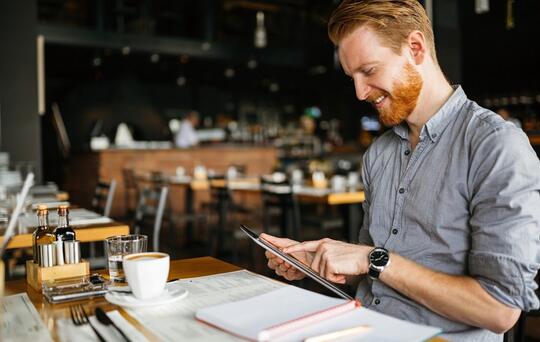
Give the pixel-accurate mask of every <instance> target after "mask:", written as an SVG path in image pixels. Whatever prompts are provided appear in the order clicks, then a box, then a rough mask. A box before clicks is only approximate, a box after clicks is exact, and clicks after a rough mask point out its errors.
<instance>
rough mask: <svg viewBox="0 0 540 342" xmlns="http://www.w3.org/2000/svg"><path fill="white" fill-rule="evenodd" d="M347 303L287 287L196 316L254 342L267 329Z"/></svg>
mask: <svg viewBox="0 0 540 342" xmlns="http://www.w3.org/2000/svg"><path fill="white" fill-rule="evenodd" d="M348 302H349V301H348V300H345V299H338V298H332V297H328V296H325V295H322V294H319V293H316V292H312V291H307V290H304V289H301V288H299V287H296V286H291V285H288V286H285V287H282V288H280V289H276V290H274V291H271V292H268V293H265V294H262V295H259V296H256V297H252V298H249V299H246V300H241V301H236V302H232V303H225V304H220V305H217V306H212V307H208V308H204V309H200V310H198V311H197V315H196V316H197V318H199V319H201V320H203V321H205V322H209V323H211V324H212V325H215V326H217V327H220V328H222V329H224V330H226V331H230V332H234V333H236V334H238V335H240V336H244V337H247V338H249V339H250V340H257V339H258V336H259V335H260V333H261V332H262V331H264V330H266V329H268V328H270V327H273V326H275V325H278V324H282V323H287V322H290V321H292V320H294V319H297V318H300V317H305V316H307V315H310V314H313V313H316V312H320V311H324V310H328V309H330V308H334V307H336V306H338V305H341V304H346V303H348ZM262 308H264V309H262ZM284 308H286V310H284Z"/></svg>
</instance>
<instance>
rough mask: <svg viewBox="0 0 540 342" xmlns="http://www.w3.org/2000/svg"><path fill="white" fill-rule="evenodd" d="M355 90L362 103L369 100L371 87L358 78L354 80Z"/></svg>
mask: <svg viewBox="0 0 540 342" xmlns="http://www.w3.org/2000/svg"><path fill="white" fill-rule="evenodd" d="M354 89H355V90H356V97H357V98H358V100H360V101H365V100H367V98H368V96H369V92H370V91H371V87H370V86H368V85H367V84H365V83H364V82H362V81H361V80H360V79H359V78H358V77H355V78H354Z"/></svg>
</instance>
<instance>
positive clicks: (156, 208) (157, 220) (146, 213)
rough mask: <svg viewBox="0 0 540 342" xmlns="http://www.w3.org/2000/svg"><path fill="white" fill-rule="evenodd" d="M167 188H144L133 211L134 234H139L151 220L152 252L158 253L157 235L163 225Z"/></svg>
mask: <svg viewBox="0 0 540 342" xmlns="http://www.w3.org/2000/svg"><path fill="white" fill-rule="evenodd" d="M168 194H169V187H167V186H162V187H160V188H154V187H148V186H147V187H144V188H143V189H142V190H141V193H140V196H139V202H138V204H137V208H136V210H135V233H136V234H139V233H140V231H141V228H142V227H143V226H144V225H145V223H147V222H148V221H150V220H152V219H153V221H154V222H153V225H152V226H153V227H152V236H151V240H152V250H153V251H154V252H157V251H159V235H160V232H161V226H162V223H163V216H164V213H165V208H166V207H167V196H168Z"/></svg>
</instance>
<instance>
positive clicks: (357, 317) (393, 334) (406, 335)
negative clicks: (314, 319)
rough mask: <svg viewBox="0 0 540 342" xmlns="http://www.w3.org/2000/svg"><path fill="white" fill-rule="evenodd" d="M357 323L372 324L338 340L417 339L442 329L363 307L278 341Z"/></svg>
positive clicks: (386, 341) (406, 341)
mask: <svg viewBox="0 0 540 342" xmlns="http://www.w3.org/2000/svg"><path fill="white" fill-rule="evenodd" d="M360 325H369V326H371V329H370V330H369V331H368V332H367V333H364V334H361V335H356V336H351V337H349V338H342V339H339V342H345V341H366V342H367V341H370V342H371V341H376V342H383V341H384V342H417V341H418V342H419V341H424V340H427V339H429V338H431V337H433V336H435V335H437V334H439V333H440V332H441V329H439V328H436V327H429V326H425V325H420V324H414V323H410V322H406V321H403V320H400V319H397V318H394V317H390V316H387V315H383V314H380V313H377V312H375V311H372V310H369V309H366V308H358V309H356V310H353V311H350V312H347V313H344V314H342V315H339V316H337V317H334V318H331V319H329V320H325V321H324V322H321V323H320V324H317V325H314V326H312V327H310V328H306V329H303V330H300V331H298V332H296V333H291V334H288V335H286V336H284V337H283V338H281V339H279V340H277V341H279V342H292V341H303V340H304V339H306V338H308V337H312V336H318V335H322V334H327V333H330V332H333V331H338V330H343V329H347V328H352V327H357V326H360Z"/></svg>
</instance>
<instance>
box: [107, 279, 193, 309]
mask: <svg viewBox="0 0 540 342" xmlns="http://www.w3.org/2000/svg"><path fill="white" fill-rule="evenodd" d="M187 295H188V291H187V290H186V289H184V288H183V287H182V286H181V285H180V283H178V282H173V283H168V284H167V285H165V290H163V292H162V293H161V294H159V295H158V296H156V297H152V298H147V299H137V298H136V297H135V296H134V295H133V293H130V292H126V293H123V292H107V294H106V295H105V299H106V300H107V301H108V302H109V303H112V304H116V305H119V306H122V307H126V308H142V307H147V306H155V305H163V304H169V303H172V302H175V301H177V300H180V299H183V298H185V297H186V296H187Z"/></svg>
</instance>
